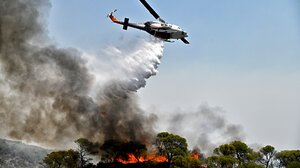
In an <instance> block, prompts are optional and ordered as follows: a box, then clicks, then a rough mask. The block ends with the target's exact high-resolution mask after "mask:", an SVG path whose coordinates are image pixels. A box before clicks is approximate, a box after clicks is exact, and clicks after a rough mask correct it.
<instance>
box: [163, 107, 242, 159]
mask: <svg viewBox="0 0 300 168" xmlns="http://www.w3.org/2000/svg"><path fill="white" fill-rule="evenodd" d="M168 123H170V125H169V130H170V131H171V132H175V133H178V134H180V135H183V136H184V137H186V138H187V139H188V141H189V144H190V145H194V146H195V147H197V148H199V149H200V150H201V152H203V153H205V154H211V152H212V151H213V149H214V148H215V147H217V146H218V145H220V144H223V143H228V142H230V141H233V140H243V138H244V133H243V131H242V128H241V126H239V125H234V124H230V123H228V122H227V121H226V120H225V117H224V111H223V110H222V109H221V108H219V107H209V106H208V105H202V106H200V107H199V108H198V109H197V110H191V111H184V112H182V111H181V112H178V113H175V114H174V115H173V116H172V117H170V120H169V121H168ZM191 147H193V146H191Z"/></svg>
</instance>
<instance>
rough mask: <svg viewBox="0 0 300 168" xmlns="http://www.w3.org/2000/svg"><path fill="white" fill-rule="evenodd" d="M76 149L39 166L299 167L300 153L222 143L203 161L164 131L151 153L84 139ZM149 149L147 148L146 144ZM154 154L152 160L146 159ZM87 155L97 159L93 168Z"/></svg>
mask: <svg viewBox="0 0 300 168" xmlns="http://www.w3.org/2000/svg"><path fill="white" fill-rule="evenodd" d="M75 143H76V144H77V146H78V148H77V150H76V151H75V150H67V151H55V152H52V153H50V154H48V155H47V156H46V157H45V158H44V159H43V163H44V165H45V167H47V168H115V167H118V168H127V167H128V168H135V167H136V168H141V167H143V168H169V167H172V168H275V167H282V168H299V167H300V150H285V151H281V152H277V151H276V150H275V148H274V147H273V146H271V145H266V146H264V147H261V148H260V149H259V150H258V151H254V150H253V149H251V148H250V147H249V146H248V145H247V144H246V143H244V142H242V141H233V142H230V143H227V144H222V145H220V146H218V147H217V148H215V149H214V150H213V155H212V156H209V157H207V158H205V157H204V155H203V154H201V153H200V150H199V149H194V150H192V151H188V144H187V142H186V139H185V138H183V137H180V136H179V135H174V134H171V133H168V132H162V133H159V134H157V136H156V139H155V143H154V144H153V146H155V148H156V152H155V153H151V152H149V151H148V150H147V147H146V145H145V144H143V143H141V142H137V141H129V142H121V141H117V140H107V141H105V142H104V143H103V144H98V143H92V142H90V141H89V140H87V139H83V138H81V139H78V140H76V141H75ZM150 146H151V145H150ZM149 155H154V156H155V157H158V158H159V159H157V158H155V157H149ZM91 156H97V157H98V158H101V159H100V161H99V163H98V164H97V165H95V164H92V163H91V159H90V157H91Z"/></svg>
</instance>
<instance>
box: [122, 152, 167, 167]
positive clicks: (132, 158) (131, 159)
mask: <svg viewBox="0 0 300 168" xmlns="http://www.w3.org/2000/svg"><path fill="white" fill-rule="evenodd" d="M127 155H128V159H127V160H123V159H120V158H119V159H117V161H118V162H120V163H122V164H131V163H138V162H146V161H150V160H151V161H155V162H159V163H161V162H166V161H167V158H166V157H164V156H156V155H154V154H150V155H147V156H146V157H140V158H138V160H137V158H135V156H134V155H133V154H131V153H128V154H127Z"/></svg>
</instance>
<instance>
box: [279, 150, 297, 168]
mask: <svg viewBox="0 0 300 168" xmlns="http://www.w3.org/2000/svg"><path fill="white" fill-rule="evenodd" d="M275 156H276V159H277V160H278V161H279V166H281V167H282V166H284V167H293V166H295V165H297V164H299V163H300V150H285V151H281V152H278V153H277V154H276V155H275Z"/></svg>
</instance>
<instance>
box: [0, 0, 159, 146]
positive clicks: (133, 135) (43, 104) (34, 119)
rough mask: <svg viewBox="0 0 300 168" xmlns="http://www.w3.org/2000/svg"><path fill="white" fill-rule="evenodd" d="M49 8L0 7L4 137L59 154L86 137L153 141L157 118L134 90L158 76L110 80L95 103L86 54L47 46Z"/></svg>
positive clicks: (30, 0) (40, 3)
mask: <svg viewBox="0 0 300 168" xmlns="http://www.w3.org/2000/svg"><path fill="white" fill-rule="evenodd" d="M50 6H51V5H50V2H49V1H48V0H1V2H0V136H4V137H6V136H8V137H10V138H13V139H18V140H25V141H28V142H36V143H39V144H42V145H47V146H56V147H58V145H59V144H60V145H64V146H65V144H68V143H70V142H73V141H74V140H75V139H76V138H80V137H84V138H88V139H90V140H92V141H97V142H103V141H104V140H106V139H111V138H114V139H118V140H138V141H143V142H145V141H146V140H149V139H150V137H151V136H152V134H153V129H152V125H153V124H152V122H154V120H155V116H150V117H147V116H145V115H144V113H143V111H142V110H141V109H140V108H139V107H138V105H137V103H136V97H135V93H134V92H132V90H137V89H139V88H140V87H142V86H144V85H145V83H144V82H145V81H144V79H145V78H148V77H150V76H151V75H154V74H153V73H152V74H151V73H149V71H142V70H143V69H145V68H141V69H139V68H137V67H133V68H135V69H133V70H132V71H134V73H130V74H131V76H130V77H129V78H128V79H129V80H127V83H125V84H124V80H123V81H122V80H110V81H108V82H106V83H105V86H103V87H101V89H97V93H96V94H95V93H93V95H94V96H91V95H92V94H91V93H92V92H94V89H92V88H94V87H95V86H97V85H95V82H97V80H96V79H97V78H96V77H95V75H94V74H93V73H92V72H91V71H90V70H89V68H88V66H87V65H88V64H87V61H86V60H85V58H84V56H83V54H82V53H81V52H80V51H78V50H76V49H71V48H68V49H65V48H59V47H57V46H55V45H51V41H49V40H48V37H47V33H46V32H47V31H46V30H45V27H44V24H43V23H44V22H45V18H44V17H45V16H44V14H45V12H47V10H48V9H49V7H50ZM156 57H157V58H158V57H159V58H160V56H156ZM150 63H153V66H154V67H155V68H156V66H157V64H158V63H159V62H157V61H156V62H150ZM137 71H138V72H139V73H137ZM145 72H147V73H145ZM135 75H137V76H135ZM133 79H134V80H133ZM128 81H131V82H128ZM132 81H133V82H132ZM140 81H142V82H143V83H142V84H139V82H140Z"/></svg>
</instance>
